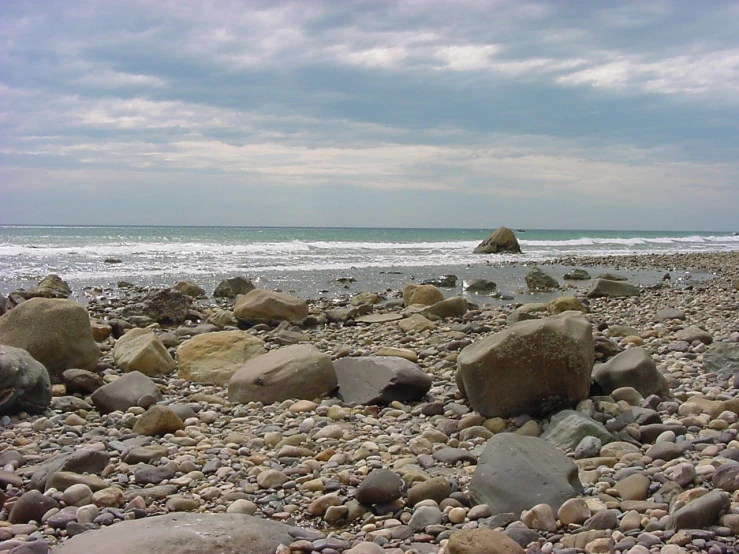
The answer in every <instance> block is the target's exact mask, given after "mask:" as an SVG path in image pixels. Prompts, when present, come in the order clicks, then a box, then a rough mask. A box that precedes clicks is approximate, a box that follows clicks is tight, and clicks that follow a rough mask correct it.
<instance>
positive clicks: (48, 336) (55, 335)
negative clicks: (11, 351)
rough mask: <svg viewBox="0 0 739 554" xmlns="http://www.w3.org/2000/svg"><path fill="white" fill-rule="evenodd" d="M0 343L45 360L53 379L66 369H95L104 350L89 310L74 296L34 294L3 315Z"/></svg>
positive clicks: (41, 360) (0, 318) (59, 379)
mask: <svg viewBox="0 0 739 554" xmlns="http://www.w3.org/2000/svg"><path fill="white" fill-rule="evenodd" d="M0 344H6V345H8V346H15V347H16V348H22V349H24V350H26V351H28V353H29V354H31V356H33V357H34V358H35V359H36V360H38V361H39V362H41V363H42V364H44V367H46V370H47V371H48V372H49V378H50V379H51V382H52V383H58V382H61V378H62V372H64V370H65V369H70V368H78V369H87V370H90V371H93V370H94V369H95V367H96V366H97V361H98V357H99V356H100V350H99V349H98V346H97V344H95V340H94V339H93V338H92V331H91V330H90V317H89V316H88V315H87V310H85V308H84V307H83V306H82V305H80V304H78V303H77V302H75V301H74V300H62V299H51V298H32V299H31V300H27V301H25V302H23V303H21V304H20V305H18V306H16V307H15V308H13V309H12V310H10V311H9V312H7V313H6V314H5V315H3V316H2V317H0Z"/></svg>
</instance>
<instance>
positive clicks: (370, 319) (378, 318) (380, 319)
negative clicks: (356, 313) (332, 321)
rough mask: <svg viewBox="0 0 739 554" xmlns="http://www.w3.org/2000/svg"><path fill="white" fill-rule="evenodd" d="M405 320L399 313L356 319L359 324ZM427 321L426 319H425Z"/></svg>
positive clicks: (370, 315) (371, 315) (365, 316)
mask: <svg viewBox="0 0 739 554" xmlns="http://www.w3.org/2000/svg"><path fill="white" fill-rule="evenodd" d="M401 319H403V316H402V315H400V314H397V313H385V314H369V315H363V316H360V317H357V318H356V322H357V323H371V324H372V323H389V322H391V321H399V320H401ZM424 319H426V318H424Z"/></svg>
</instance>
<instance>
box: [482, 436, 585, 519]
mask: <svg viewBox="0 0 739 554" xmlns="http://www.w3.org/2000/svg"><path fill="white" fill-rule="evenodd" d="M582 492H583V487H582V484H581V483H580V481H579V479H578V476H577V466H576V465H575V463H574V462H573V461H572V460H570V459H569V458H568V457H567V456H565V454H564V453H563V452H562V451H561V450H559V449H558V448H556V447H555V446H552V445H551V444H549V443H548V442H547V441H545V440H543V439H541V438H538V437H526V436H521V435H517V434H515V433H500V434H497V435H495V436H493V437H492V438H491V439H489V440H488V441H487V443H486V444H485V449H484V450H483V452H482V455H481V456H480V458H479V460H478V462H477V467H476V468H475V473H474V474H473V476H472V480H471V481H470V483H469V495H470V497H471V498H472V499H473V500H474V501H475V502H477V503H478V504H487V505H488V506H489V507H490V509H491V511H492V512H493V515H495V514H501V513H509V512H513V513H515V514H520V513H521V512H522V511H523V510H529V509H531V508H532V507H534V506H536V505H537V504H548V505H549V506H550V507H551V508H552V510H554V512H555V513H556V511H557V510H558V509H559V507H560V506H561V505H562V503H563V502H565V501H566V500H568V499H570V498H573V497H575V496H577V495H578V494H582Z"/></svg>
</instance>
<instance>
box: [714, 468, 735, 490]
mask: <svg viewBox="0 0 739 554" xmlns="http://www.w3.org/2000/svg"><path fill="white" fill-rule="evenodd" d="M711 481H712V482H713V486H714V487H716V488H717V489H723V490H725V491H727V492H735V491H738V490H739V464H727V465H724V466H721V467H720V468H718V469H717V470H716V471H715V472H714V474H713V477H712V478H711Z"/></svg>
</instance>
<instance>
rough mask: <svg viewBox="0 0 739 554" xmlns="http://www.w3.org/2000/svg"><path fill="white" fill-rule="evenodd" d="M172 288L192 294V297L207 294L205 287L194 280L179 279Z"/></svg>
mask: <svg viewBox="0 0 739 554" xmlns="http://www.w3.org/2000/svg"><path fill="white" fill-rule="evenodd" d="M172 288H173V289H175V290H178V291H180V292H181V293H182V294H184V295H186V296H191V297H192V298H198V297H200V296H205V289H204V288H203V287H201V286H200V285H198V284H197V283H193V282H192V281H177V282H176V283H175V284H174V285H172Z"/></svg>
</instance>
